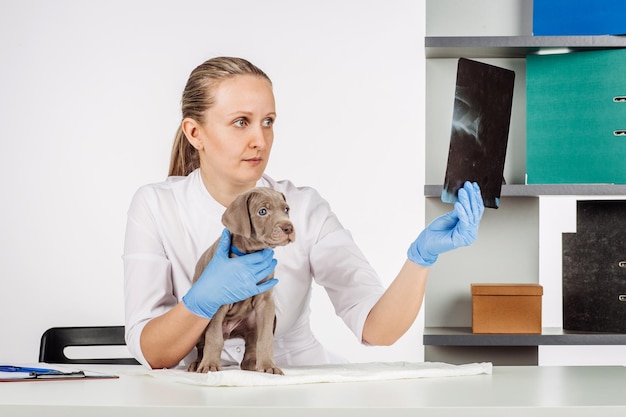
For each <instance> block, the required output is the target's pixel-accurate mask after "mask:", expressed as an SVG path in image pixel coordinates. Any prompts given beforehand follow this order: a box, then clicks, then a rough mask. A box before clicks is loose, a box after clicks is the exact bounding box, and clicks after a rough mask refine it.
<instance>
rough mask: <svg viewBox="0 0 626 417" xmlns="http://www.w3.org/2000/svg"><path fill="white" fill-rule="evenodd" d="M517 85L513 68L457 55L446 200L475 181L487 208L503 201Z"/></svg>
mask: <svg viewBox="0 0 626 417" xmlns="http://www.w3.org/2000/svg"><path fill="white" fill-rule="evenodd" d="M514 84H515V73H514V72H513V71H511V70H508V69H504V68H500V67H496V66H493V65H489V64H485V63H482V62H477V61H472V60H469V59H466V58H460V59H459V63H458V68H457V79H456V90H455V96H454V110H453V113H452V131H451V133H450V151H449V153H448V165H447V168H446V176H445V180H444V184H443V190H442V192H441V200H442V201H443V202H445V203H454V202H455V201H457V196H458V190H459V188H461V187H463V184H464V183H465V181H471V182H477V183H478V185H479V186H480V190H481V193H482V196H483V202H484V204H485V207H491V208H498V207H499V206H500V192H501V190H502V184H503V183H504V176H503V172H504V160H505V157H506V147H507V142H508V137H509V125H510V122H511V107H512V105H513V86H514Z"/></svg>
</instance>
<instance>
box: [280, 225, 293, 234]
mask: <svg viewBox="0 0 626 417" xmlns="http://www.w3.org/2000/svg"><path fill="white" fill-rule="evenodd" d="M280 228H281V229H282V231H283V233H285V234H286V235H290V234H292V233H293V225H292V224H291V223H285V224H283V225H282V226H281V227H280Z"/></svg>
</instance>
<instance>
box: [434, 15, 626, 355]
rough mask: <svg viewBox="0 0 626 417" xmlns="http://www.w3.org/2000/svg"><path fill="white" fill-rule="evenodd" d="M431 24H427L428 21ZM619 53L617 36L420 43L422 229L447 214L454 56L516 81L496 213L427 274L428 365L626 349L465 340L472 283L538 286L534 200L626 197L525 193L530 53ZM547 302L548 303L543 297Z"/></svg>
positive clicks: (606, 192) (546, 188)
mask: <svg viewBox="0 0 626 417" xmlns="http://www.w3.org/2000/svg"><path fill="white" fill-rule="evenodd" d="M427 18H428V17H427ZM614 48H626V37H618V36H549V37H547V36H541V37H533V36H427V37H426V38H425V55H426V58H427V59H426V80H427V81H426V184H427V185H425V186H424V195H425V197H426V203H425V204H426V223H429V222H430V221H431V220H433V219H434V218H436V217H437V216H439V215H441V214H443V213H445V212H447V211H449V210H450V209H451V206H450V205H448V204H444V203H442V202H441V201H440V198H439V197H440V195H441V190H442V185H440V184H441V182H442V180H443V177H444V175H445V163H446V161H447V152H448V146H449V129H450V122H451V120H452V104H453V99H454V87H455V76H456V62H457V59H458V58H459V57H465V58H469V59H477V60H479V61H483V62H488V63H493V64H494V65H498V66H502V67H505V68H509V69H513V70H514V71H515V72H516V86H515V91H514V103H513V115H512V120H511V130H510V134H509V145H508V150H507V163H506V165H505V172H504V176H505V180H506V181H507V185H504V186H503V187H502V194H501V197H502V198H501V204H500V208H499V209H498V210H490V209H489V210H487V211H486V212H485V215H484V217H483V220H482V222H481V230H480V238H479V240H478V241H477V242H476V243H475V244H473V245H472V246H470V247H467V248H461V249H458V250H455V251H452V252H450V253H446V254H443V255H441V256H440V260H441V261H440V262H438V263H437V265H436V266H435V267H434V268H433V269H432V270H431V273H430V278H429V283H428V289H427V291H426V301H425V326H426V327H425V331H424V340H423V342H424V347H425V349H424V352H425V360H428V361H444V362H449V363H467V362H475V361H490V362H493V363H494V364H497V365H537V364H538V347H539V346H542V345H626V335H624V334H610V335H609V334H582V333H572V332H563V330H562V329H559V328H544V330H543V334H541V335H476V334H472V332H471V294H470V284H471V283H475V282H503V283H506V282H511V283H537V282H538V281H539V199H540V197H542V196H616V195H626V185H621V184H619V185H616V184H545V185H525V184H524V178H525V168H526V167H525V158H526V154H525V141H526V129H525V122H526V111H525V110H526V109H525V101H526V94H525V89H526V85H525V84H526V80H525V78H526V76H525V75H526V74H525V71H526V66H525V57H526V56H527V55H529V54H537V53H554V52H575V51H583V50H586V51H589V50H600V49H614ZM544 300H545V295H544Z"/></svg>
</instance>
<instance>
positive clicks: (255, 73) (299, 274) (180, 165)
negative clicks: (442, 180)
mask: <svg viewBox="0 0 626 417" xmlns="http://www.w3.org/2000/svg"><path fill="white" fill-rule="evenodd" d="M182 117H183V118H182V122H181V125H180V128H179V131H178V133H177V136H176V138H175V141H174V147H173V150H172V158H171V164H170V176H169V177H168V178H167V180H166V181H164V182H162V183H158V184H152V185H147V186H144V187H142V188H140V189H139V190H138V191H137V193H136V194H135V196H134V198H133V200H132V202H131V206H130V209H129V211H128V223H127V230H126V240H125V247H124V255H123V259H124V271H125V307H126V332H127V333H126V340H127V343H128V347H129V349H130V351H131V353H132V354H133V355H134V356H135V357H136V358H137V359H138V360H139V361H140V362H141V363H143V364H145V365H146V366H149V367H152V368H164V367H173V366H176V365H179V364H182V365H185V366H186V365H187V364H188V363H190V362H191V361H193V359H194V358H195V356H196V352H195V345H196V343H197V341H198V339H199V337H200V336H201V335H202V334H203V332H204V330H205V328H206V326H207V324H208V322H209V321H210V320H211V317H212V315H213V314H214V313H215V311H216V310H217V308H219V306H221V305H223V304H229V303H233V302H236V301H240V300H243V299H245V298H248V297H250V296H252V295H255V294H258V293H260V292H262V291H266V290H267V289H269V288H271V287H274V285H275V284H276V283H277V281H276V280H273V281H269V282H268V283H266V284H264V285H257V283H258V281H259V280H260V279H262V278H263V277H264V276H266V275H267V273H268V272H269V271H271V270H272V269H274V268H275V276H276V277H277V278H278V279H279V280H280V279H281V277H285V279H283V280H281V281H280V285H278V286H275V287H274V298H275V301H276V316H277V327H276V332H275V340H274V352H275V360H276V363H277V365H279V366H281V365H312V364H323V363H333V362H337V361H339V360H340V359H338V358H334V357H332V356H331V355H329V354H328V353H327V352H326V351H325V350H324V348H323V347H322V346H321V344H320V343H319V342H318V341H317V340H316V339H315V337H314V336H313V333H312V332H311V329H310V325H309V315H310V308H309V300H310V296H311V283H312V280H315V282H317V283H318V284H319V285H322V286H323V287H324V288H325V289H326V291H327V293H328V295H329V297H330V299H331V301H332V303H333V305H334V307H335V310H336V312H337V314H338V315H339V316H340V317H341V318H342V319H343V321H344V322H345V323H346V325H347V326H348V327H349V328H350V329H351V330H352V332H354V334H355V335H356V337H357V338H358V339H359V340H361V341H362V342H363V343H367V344H371V345H389V344H392V343H394V342H395V341H396V340H397V339H398V338H400V337H401V336H402V335H403V334H404V333H405V332H406V331H407V330H408V329H409V327H410V326H411V324H412V323H413V321H414V320H415V318H416V316H417V314H418V312H419V310H420V308H421V305H422V300H423V297H424V290H425V287H426V279H427V275H428V270H429V269H428V268H429V267H430V266H431V265H432V264H433V263H434V262H435V261H436V260H437V256H438V255H439V254H440V253H442V252H445V251H448V250H452V249H455V248H457V247H459V246H465V245H469V244H470V243H472V242H473V241H474V240H475V239H476V237H477V231H478V225H479V222H480V219H481V217H482V213H483V210H484V207H483V204H482V198H481V195H480V190H479V188H478V186H477V185H476V184H470V183H466V184H465V186H464V188H462V189H461V190H459V202H457V203H456V204H455V207H454V210H453V211H451V212H450V213H447V214H445V215H443V216H441V217H439V218H438V219H435V220H434V221H433V222H432V223H431V224H430V225H428V226H427V227H426V229H425V230H424V231H422V233H420V235H419V236H418V237H417V239H416V240H415V242H413V244H412V245H411V246H410V247H409V250H408V252H407V255H408V259H407V261H406V262H405V264H404V265H403V267H402V268H401V270H400V271H399V273H398V275H397V277H396V278H395V280H394V281H393V282H392V284H391V285H390V286H389V288H384V287H383V286H382V284H381V281H380V279H379V278H378V276H377V275H376V272H375V271H374V270H373V269H372V267H371V266H370V265H369V263H368V262H367V260H366V259H365V257H364V256H363V254H362V253H361V251H360V250H359V248H358V247H357V245H356V244H355V243H354V241H353V240H352V237H351V235H350V233H349V232H348V231H347V230H345V229H344V228H343V227H342V226H341V223H340V222H339V220H338V219H337V218H336V216H335V215H334V214H333V212H332V211H331V209H330V206H329V204H328V203H327V202H326V201H325V200H324V199H323V198H322V197H321V196H320V195H319V194H318V193H317V192H316V191H315V190H314V189H311V188H299V187H296V186H295V185H293V184H292V183H290V182H288V181H280V182H277V181H274V180H273V179H271V178H269V177H267V176H266V175H264V170H265V167H266V166H267V162H268V158H269V155H270V151H271V148H272V142H273V138H274V135H273V127H272V126H273V122H274V119H275V117H276V112H275V104H274V95H273V92H272V85H271V81H270V80H269V78H268V77H267V75H265V74H264V73H263V72H262V71H261V70H260V69H258V68H257V67H255V66H254V65H252V64H251V63H249V62H247V61H245V60H242V59H237V58H214V59H211V60H208V61H207V62H205V63H203V64H202V65H200V66H199V67H197V68H196V69H195V70H194V71H193V72H192V73H191V75H190V77H189V80H188V82H187V85H186V87H185V90H184V92H183V99H182ZM255 186H265V187H271V188H274V189H276V190H278V191H281V192H282V193H283V194H285V196H286V198H287V201H288V203H289V205H290V207H291V212H290V213H291V220H292V222H293V224H294V227H295V230H296V241H295V242H294V243H291V244H289V245H287V246H284V247H278V248H276V249H274V250H270V249H267V250H264V251H263V252H258V253H255V254H250V255H244V256H240V257H236V258H225V259H222V260H220V261H215V262H214V261H211V263H210V264H209V266H207V268H206V269H205V271H204V273H203V274H202V276H201V277H200V279H199V280H198V281H197V282H196V283H195V284H194V285H192V278H193V274H194V268H195V265H196V262H197V260H198V258H199V257H200V255H201V254H202V253H203V252H204V251H205V250H206V248H207V247H208V246H210V245H211V244H212V243H213V242H214V241H215V239H216V238H218V237H219V236H220V234H221V233H222V231H223V228H224V227H223V225H222V224H221V216H222V213H223V212H224V210H225V207H227V206H228V205H229V204H230V203H231V202H232V201H233V200H234V199H235V197H236V196H237V195H239V194H240V193H241V192H243V191H245V190H248V189H250V188H253V187H255ZM225 239H229V235H228V234H225ZM226 247H228V246H226ZM212 264H213V265H212ZM242 357H243V342H240V341H238V340H228V341H226V345H225V348H224V351H223V354H222V359H223V362H224V363H225V364H237V363H239V362H240V361H241V359H242Z"/></svg>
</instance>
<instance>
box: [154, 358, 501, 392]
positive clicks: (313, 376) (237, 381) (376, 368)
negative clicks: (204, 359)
mask: <svg viewBox="0 0 626 417" xmlns="http://www.w3.org/2000/svg"><path fill="white" fill-rule="evenodd" d="M281 369H282V370H283V372H284V373H285V375H272V374H265V373H261V372H251V371H242V370H240V369H239V368H229V369H225V370H222V371H219V372H209V373H207V374H198V373H194V372H186V371H184V370H182V369H161V370H154V371H150V375H152V376H154V377H156V378H165V379H169V380H171V381H177V382H182V383H187V384H194V385H206V386H212V387H218V386H220V387H222V386H228V387H252V386H263V385H294V384H317V383H329V382H357V381H381V380H391V379H414V378H437V377H453V376H468V375H480V374H487V375H490V374H491V372H492V364H491V363H490V362H483V363H469V364H464V365H451V364H447V363H442V362H419V363H411V362H375V363H353V364H344V365H324V366H307V367H303V366H285V367H282V368H281Z"/></svg>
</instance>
